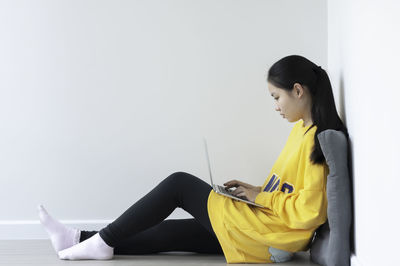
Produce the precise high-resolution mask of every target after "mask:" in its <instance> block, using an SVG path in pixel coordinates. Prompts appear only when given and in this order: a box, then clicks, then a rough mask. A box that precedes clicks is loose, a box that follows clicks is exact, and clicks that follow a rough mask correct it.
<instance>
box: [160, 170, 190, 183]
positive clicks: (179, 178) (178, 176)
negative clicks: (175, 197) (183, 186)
mask: <svg viewBox="0 0 400 266" xmlns="http://www.w3.org/2000/svg"><path fill="white" fill-rule="evenodd" d="M190 176H192V175H191V174H188V173H186V172H175V173H172V174H170V175H169V176H168V177H167V178H165V181H167V182H168V183H174V184H176V183H182V182H185V181H187V179H188V178H190Z"/></svg>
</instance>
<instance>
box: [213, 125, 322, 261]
mask: <svg viewBox="0 0 400 266" xmlns="http://www.w3.org/2000/svg"><path fill="white" fill-rule="evenodd" d="M303 125H304V122H303V120H299V121H298V122H297V123H296V124H295V125H294V126H293V129H292V131H291V132H290V135H289V138H288V140H287V142H286V144H285V147H284V148H283V150H282V152H281V154H280V155H279V157H278V159H277V160H276V162H275V164H274V165H273V167H272V169H271V171H270V173H269V175H268V177H267V179H266V180H265V182H264V184H263V186H262V189H261V192H260V193H259V194H258V195H257V197H256V199H255V202H256V203H258V204H260V205H263V206H265V208H261V207H256V206H253V205H248V204H247V203H244V202H242V201H237V200H234V199H231V198H229V197H225V196H222V195H219V194H217V193H215V192H214V191H213V190H211V192H210V194H209V196H208V203H207V208H208V215H209V217H210V221H211V225H212V227H213V230H214V232H215V234H216V235H217V238H218V241H219V243H220V244H221V247H222V250H223V252H224V255H225V259H226V261H227V263H272V262H273V261H272V260H271V258H270V257H271V254H270V253H269V251H268V249H269V247H273V248H277V249H281V250H286V251H290V252H296V251H302V250H307V249H308V244H309V242H310V240H311V238H312V236H313V233H314V231H315V230H316V229H317V228H318V226H320V225H321V224H323V223H324V222H325V221H326V218H327V198H326V177H327V176H328V173H329V168H328V166H327V164H326V162H325V163H324V164H323V165H316V164H315V165H314V164H312V163H311V161H310V159H309V158H310V155H311V152H312V148H313V145H314V135H315V131H316V126H314V127H313V128H311V129H310V130H309V131H308V132H307V134H306V135H304V133H305V132H306V131H307V129H308V128H310V126H308V127H303Z"/></svg>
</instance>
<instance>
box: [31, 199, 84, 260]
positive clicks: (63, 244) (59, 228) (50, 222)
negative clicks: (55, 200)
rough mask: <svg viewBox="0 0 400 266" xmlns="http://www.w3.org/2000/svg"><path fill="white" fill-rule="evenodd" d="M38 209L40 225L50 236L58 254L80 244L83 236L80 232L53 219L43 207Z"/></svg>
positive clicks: (40, 206)
mask: <svg viewBox="0 0 400 266" xmlns="http://www.w3.org/2000/svg"><path fill="white" fill-rule="evenodd" d="M37 208H38V212H39V219H40V223H41V224H42V225H43V226H44V228H45V229H46V231H47V233H48V234H49V236H50V240H51V243H52V244H53V247H54V249H55V251H56V252H59V251H60V250H63V249H66V248H69V247H72V246H73V245H76V244H78V243H79V238H80V236H81V231H80V230H78V229H75V228H71V227H67V226H65V225H63V224H62V223H60V222H59V221H57V220H56V219H54V218H53V217H51V216H50V215H49V214H48V213H47V211H46V209H45V208H44V207H43V206H42V205H39V206H38V207H37Z"/></svg>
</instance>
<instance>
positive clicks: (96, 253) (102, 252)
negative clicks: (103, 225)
mask: <svg viewBox="0 0 400 266" xmlns="http://www.w3.org/2000/svg"><path fill="white" fill-rule="evenodd" d="M113 255H114V248H113V247H110V246H109V245H107V244H106V242H104V240H103V239H102V238H101V237H100V235H99V233H97V234H95V235H94V236H92V237H91V238H88V239H86V240H85V241H82V242H81V243H79V244H77V245H75V246H73V247H70V248H67V249H64V250H61V251H60V252H58V257H59V258H60V259H62V260H109V259H112V257H113Z"/></svg>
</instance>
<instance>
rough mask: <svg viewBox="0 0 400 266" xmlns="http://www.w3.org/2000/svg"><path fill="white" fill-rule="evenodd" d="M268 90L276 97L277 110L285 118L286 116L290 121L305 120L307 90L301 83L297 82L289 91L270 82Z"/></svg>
mask: <svg viewBox="0 0 400 266" xmlns="http://www.w3.org/2000/svg"><path fill="white" fill-rule="evenodd" d="M268 90H269V92H270V93H271V96H272V97H273V98H274V101H275V110H276V111H278V112H279V113H280V115H281V116H282V117H283V118H286V119H287V120H288V121H289V122H296V121H298V120H300V119H303V120H304V113H305V109H306V108H305V107H306V106H307V101H305V100H306V97H305V94H304V92H305V90H304V89H303V87H302V86H301V85H300V84H299V83H295V85H294V86H293V90H292V91H291V92H288V91H286V90H284V89H280V88H278V87H275V86H274V85H272V84H271V83H269V82H268Z"/></svg>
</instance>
